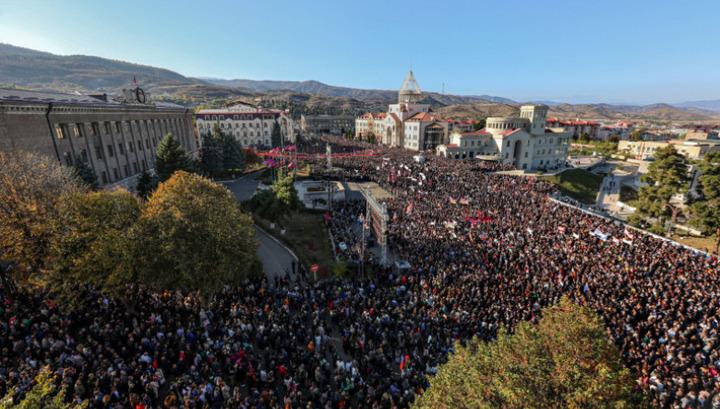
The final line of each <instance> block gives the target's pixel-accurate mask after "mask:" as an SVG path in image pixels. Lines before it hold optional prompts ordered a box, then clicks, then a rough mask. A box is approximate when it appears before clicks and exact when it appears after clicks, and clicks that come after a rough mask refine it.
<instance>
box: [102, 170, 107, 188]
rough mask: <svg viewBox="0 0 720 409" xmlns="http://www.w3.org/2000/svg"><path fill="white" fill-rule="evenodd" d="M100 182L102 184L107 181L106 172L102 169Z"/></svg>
mask: <svg viewBox="0 0 720 409" xmlns="http://www.w3.org/2000/svg"><path fill="white" fill-rule="evenodd" d="M102 183H103V185H106V184H107V183H108V178H107V173H106V172H105V171H104V170H103V171H102Z"/></svg>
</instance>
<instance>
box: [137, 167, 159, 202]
mask: <svg viewBox="0 0 720 409" xmlns="http://www.w3.org/2000/svg"><path fill="white" fill-rule="evenodd" d="M156 185H157V183H156V181H155V178H153V176H152V175H151V174H150V172H148V171H147V170H143V171H142V173H140V176H139V177H138V182H137V187H136V190H137V194H138V196H140V197H142V198H143V199H147V198H148V196H150V193H152V191H153V190H155V187H156Z"/></svg>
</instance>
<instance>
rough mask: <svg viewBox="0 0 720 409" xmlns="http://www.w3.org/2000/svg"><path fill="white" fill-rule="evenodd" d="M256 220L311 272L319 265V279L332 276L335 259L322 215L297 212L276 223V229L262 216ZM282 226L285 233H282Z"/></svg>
mask: <svg viewBox="0 0 720 409" xmlns="http://www.w3.org/2000/svg"><path fill="white" fill-rule="evenodd" d="M255 221H256V223H257V224H259V225H260V227H262V228H263V229H265V231H267V232H268V233H270V234H272V235H273V236H275V237H276V238H278V239H279V240H280V241H282V242H283V243H285V244H286V245H287V246H288V247H290V248H291V249H292V250H293V251H294V252H295V254H296V255H297V256H298V257H299V258H300V261H301V262H302V264H303V265H304V266H306V267H307V268H308V269H309V268H310V266H311V265H313V264H318V265H319V266H320V272H319V273H318V276H319V277H320V278H323V277H326V276H328V275H329V274H330V272H331V271H332V266H333V264H334V263H335V258H334V257H333V249H332V248H331V246H330V239H329V237H328V232H327V229H326V228H325V223H324V221H323V215H322V213H319V212H308V211H300V212H295V213H293V214H292V215H291V216H290V217H287V218H283V221H282V222H278V223H275V228H271V226H270V222H269V221H267V220H264V219H261V218H259V217H255ZM283 227H284V228H285V234H281V233H280V230H281V229H282V228H283Z"/></svg>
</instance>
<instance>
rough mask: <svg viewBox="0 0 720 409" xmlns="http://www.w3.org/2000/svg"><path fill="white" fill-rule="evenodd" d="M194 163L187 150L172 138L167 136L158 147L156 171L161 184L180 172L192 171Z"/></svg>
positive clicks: (169, 135) (170, 135)
mask: <svg viewBox="0 0 720 409" xmlns="http://www.w3.org/2000/svg"><path fill="white" fill-rule="evenodd" d="M192 167H193V166H192V161H191V160H190V157H189V156H188V155H187V153H186V152H185V149H183V147H182V146H181V145H180V143H179V142H178V141H176V140H175V138H174V137H173V136H172V134H167V135H165V137H163V138H162V140H161V141H160V143H159V144H158V147H157V158H156V160H155V171H156V172H157V176H158V179H159V181H160V182H164V181H166V180H168V179H169V178H170V176H172V174H173V173H175V172H176V171H178V170H184V171H188V172H189V171H191V170H192Z"/></svg>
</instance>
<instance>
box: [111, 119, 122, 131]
mask: <svg viewBox="0 0 720 409" xmlns="http://www.w3.org/2000/svg"><path fill="white" fill-rule="evenodd" d="M115 131H116V132H117V133H120V132H122V125H121V124H120V122H115ZM108 133H109V132H108Z"/></svg>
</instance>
